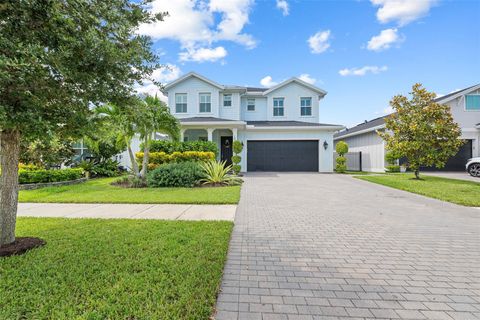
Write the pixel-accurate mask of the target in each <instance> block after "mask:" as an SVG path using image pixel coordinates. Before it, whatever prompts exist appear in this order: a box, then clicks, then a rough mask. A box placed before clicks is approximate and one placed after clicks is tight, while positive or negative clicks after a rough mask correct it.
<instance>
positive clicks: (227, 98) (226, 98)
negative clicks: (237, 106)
mask: <svg viewBox="0 0 480 320" xmlns="http://www.w3.org/2000/svg"><path fill="white" fill-rule="evenodd" d="M223 106H224V107H231V106H232V95H231V94H224V95H223Z"/></svg>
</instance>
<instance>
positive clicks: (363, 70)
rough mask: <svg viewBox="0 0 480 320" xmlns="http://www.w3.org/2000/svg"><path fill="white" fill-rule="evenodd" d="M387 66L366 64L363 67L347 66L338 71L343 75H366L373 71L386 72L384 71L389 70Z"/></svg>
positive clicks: (373, 72)
mask: <svg viewBox="0 0 480 320" xmlns="http://www.w3.org/2000/svg"><path fill="white" fill-rule="evenodd" d="M387 69H388V68H387V66H383V67H378V66H364V67H361V68H350V69H348V68H345V69H342V70H340V71H338V73H339V74H340V75H341V76H344V77H345V76H364V75H366V74H367V73H372V74H378V73H380V72H384V71H387Z"/></svg>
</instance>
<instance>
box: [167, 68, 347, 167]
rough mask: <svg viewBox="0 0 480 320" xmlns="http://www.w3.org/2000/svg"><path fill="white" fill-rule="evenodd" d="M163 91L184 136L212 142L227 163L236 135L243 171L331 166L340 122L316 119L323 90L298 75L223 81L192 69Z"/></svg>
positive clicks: (183, 137)
mask: <svg viewBox="0 0 480 320" xmlns="http://www.w3.org/2000/svg"><path fill="white" fill-rule="evenodd" d="M164 93H165V95H166V96H167V97H168V106H169V107H170V110H171V113H172V114H173V115H175V117H177V118H178V119H179V120H180V123H181V137H182V140H183V141H194V140H205V141H207V140H208V141H214V142H216V143H217V145H218V147H219V150H220V154H219V160H225V161H227V163H231V157H232V155H233V153H232V142H233V141H234V140H240V141H241V142H242V143H243V145H244V149H243V152H242V154H241V157H242V162H241V166H242V171H314V172H332V171H333V134H334V133H335V132H336V131H338V130H341V129H343V128H344V127H343V126H341V125H332V124H323V123H320V122H319V114H320V112H319V103H320V100H321V99H323V97H324V96H325V95H326V94H327V93H326V92H325V91H324V90H322V89H320V88H318V87H316V86H313V85H311V84H309V83H306V82H304V81H302V80H300V79H298V78H291V79H289V80H287V81H284V82H282V83H280V84H279V85H276V86H274V87H272V88H251V87H243V86H226V85H221V84H218V83H216V82H214V81H212V80H210V79H207V78H205V77H203V76H201V75H199V74H197V73H194V72H190V73H188V74H186V75H184V76H182V77H180V78H179V79H177V80H175V81H173V82H171V83H169V84H167V85H166V86H165V88H164Z"/></svg>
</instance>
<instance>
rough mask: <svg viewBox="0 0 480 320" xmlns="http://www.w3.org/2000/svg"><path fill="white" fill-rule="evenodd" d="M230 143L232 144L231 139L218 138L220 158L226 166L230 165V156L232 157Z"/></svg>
mask: <svg viewBox="0 0 480 320" xmlns="http://www.w3.org/2000/svg"><path fill="white" fill-rule="evenodd" d="M232 142H233V137H220V144H221V148H220V158H221V159H222V161H225V162H226V163H227V165H231V164H232V156H233V150H232Z"/></svg>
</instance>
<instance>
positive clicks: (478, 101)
mask: <svg viewBox="0 0 480 320" xmlns="http://www.w3.org/2000/svg"><path fill="white" fill-rule="evenodd" d="M465 110H467V111H480V94H467V95H466V96H465Z"/></svg>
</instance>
